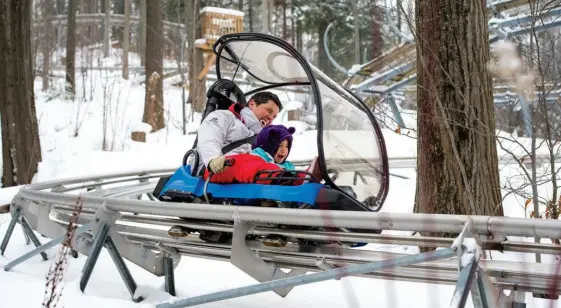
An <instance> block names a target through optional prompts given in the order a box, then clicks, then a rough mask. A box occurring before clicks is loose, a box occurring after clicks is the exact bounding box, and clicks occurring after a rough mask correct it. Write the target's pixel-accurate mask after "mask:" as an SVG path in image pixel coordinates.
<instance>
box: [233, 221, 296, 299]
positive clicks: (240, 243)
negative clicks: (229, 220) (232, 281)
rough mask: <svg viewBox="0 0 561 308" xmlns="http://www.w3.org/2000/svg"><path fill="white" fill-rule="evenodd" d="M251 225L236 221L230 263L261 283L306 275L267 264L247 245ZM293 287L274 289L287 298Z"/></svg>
mask: <svg viewBox="0 0 561 308" xmlns="http://www.w3.org/2000/svg"><path fill="white" fill-rule="evenodd" d="M250 227H251V225H250V224H249V223H247V222H242V221H240V220H235V221H234V234H233V236H232V251H231V257H230V262H231V263H232V264H234V265H235V266H236V267H237V268H239V269H241V270H242V271H244V272H245V273H247V274H248V275H249V276H251V277H253V278H254V279H256V280H257V281H259V282H267V281H271V280H277V279H283V278H290V277H294V276H301V275H304V274H306V271H305V270H300V269H293V270H291V271H290V272H288V273H285V272H283V271H282V270H281V269H280V268H278V267H275V266H272V265H270V264H267V263H265V261H263V259H261V258H260V257H259V256H257V255H256V254H255V253H253V251H251V249H249V248H248V247H247V245H246V244H245V238H246V235H247V233H248V231H249V229H250ZM292 288H293V286H288V287H283V288H276V289H273V291H274V292H275V293H277V294H278V295H280V296H281V297H285V296H286V295H288V293H289V292H290V291H291V290H292Z"/></svg>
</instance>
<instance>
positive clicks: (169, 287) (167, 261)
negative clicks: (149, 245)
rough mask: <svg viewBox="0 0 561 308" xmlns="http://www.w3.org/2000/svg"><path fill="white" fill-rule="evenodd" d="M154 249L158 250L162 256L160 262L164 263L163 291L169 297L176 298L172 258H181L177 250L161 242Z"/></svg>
mask: <svg viewBox="0 0 561 308" xmlns="http://www.w3.org/2000/svg"><path fill="white" fill-rule="evenodd" d="M156 248H159V249H160V250H161V251H162V253H163V254H164V258H163V259H162V261H163V262H164V277H165V278H164V279H165V290H166V292H168V293H169V294H170V295H171V296H176V293H175V273H174V268H173V260H174V258H176V259H179V258H181V256H180V254H179V252H178V251H177V249H175V248H173V247H168V246H165V245H164V244H162V242H158V243H156Z"/></svg>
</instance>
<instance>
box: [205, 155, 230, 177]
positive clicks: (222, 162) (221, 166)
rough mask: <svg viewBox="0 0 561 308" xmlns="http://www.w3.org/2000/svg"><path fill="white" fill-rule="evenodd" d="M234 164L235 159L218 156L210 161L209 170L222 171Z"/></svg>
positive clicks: (213, 171)
mask: <svg viewBox="0 0 561 308" xmlns="http://www.w3.org/2000/svg"><path fill="white" fill-rule="evenodd" d="M233 164H234V160H233V159H231V158H226V156H224V155H222V156H218V157H215V158H213V159H211V160H210V162H209V163H208V171H210V172H212V173H215V174H216V173H221V172H224V171H225V170H226V169H228V167H229V166H232V165H233Z"/></svg>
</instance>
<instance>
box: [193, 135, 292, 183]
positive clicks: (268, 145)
mask: <svg viewBox="0 0 561 308" xmlns="http://www.w3.org/2000/svg"><path fill="white" fill-rule="evenodd" d="M294 131H295V129H294V128H293V127H291V128H290V129H287V128H286V127H284V126H282V125H267V126H265V127H263V129H262V130H261V132H260V133H259V135H257V138H256V139H255V142H254V143H253V144H252V149H253V150H252V152H251V153H248V154H236V155H230V156H228V157H225V160H228V161H229V162H230V165H231V166H229V167H227V169H225V170H224V171H223V172H220V173H216V174H213V175H212V178H211V180H210V182H212V183H236V182H237V183H253V182H254V181H255V176H256V175H257V174H258V173H259V171H279V172H264V173H261V174H260V175H259V176H258V177H261V178H268V179H267V180H257V181H255V182H256V183H258V184H273V183H274V182H273V181H272V179H271V178H275V177H278V176H282V175H283V172H282V171H283V170H295V167H294V165H293V164H292V163H290V162H289V161H287V160H286V158H287V157H288V154H289V153H290V148H291V147H292V134H293V133H294ZM209 175H210V174H209V172H208V170H207V171H205V174H204V176H203V178H204V179H207V177H208V176H209Z"/></svg>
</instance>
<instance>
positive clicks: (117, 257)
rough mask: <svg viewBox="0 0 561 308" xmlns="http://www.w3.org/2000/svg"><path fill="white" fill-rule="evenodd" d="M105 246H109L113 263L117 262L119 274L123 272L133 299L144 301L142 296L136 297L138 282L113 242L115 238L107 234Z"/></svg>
mask: <svg viewBox="0 0 561 308" xmlns="http://www.w3.org/2000/svg"><path fill="white" fill-rule="evenodd" d="M105 247H106V248H107V251H108V252H109V255H110V256H111V258H112V259H113V263H115V266H117V270H118V271H119V274H121V278H123V281H124V282H125V285H126V286H127V289H128V290H129V293H130V294H131V297H132V300H133V301H134V302H135V303H138V302H141V301H143V300H144V298H143V297H142V296H139V297H138V298H134V293H135V292H136V282H135V281H134V278H132V275H131V273H130V271H129V268H128V267H127V265H126V264H125V260H123V257H121V254H120V253H119V250H118V249H117V246H115V242H113V239H112V238H111V237H110V236H107V238H106V240H105ZM92 268H93V266H92Z"/></svg>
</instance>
